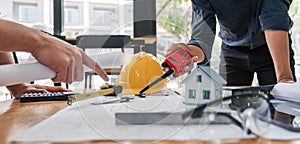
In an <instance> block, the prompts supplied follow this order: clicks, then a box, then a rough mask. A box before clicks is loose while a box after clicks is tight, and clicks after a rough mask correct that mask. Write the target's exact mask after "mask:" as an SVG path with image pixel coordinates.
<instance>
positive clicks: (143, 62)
mask: <svg viewBox="0 0 300 144" xmlns="http://www.w3.org/2000/svg"><path fill="white" fill-rule="evenodd" d="M162 74H163V70H162V69H161V67H160V63H159V62H158V60H157V59H156V57H154V56H153V55H151V54H149V53H145V52H139V53H137V54H134V55H133V56H132V57H131V59H130V61H129V63H128V64H126V65H124V66H123V68H122V69H121V72H120V75H119V77H118V79H117V80H116V84H117V85H121V86H122V87H123V93H128V94H138V93H139V92H140V91H141V90H142V89H143V88H144V87H145V86H147V85H148V84H150V82H152V81H154V80H155V79H157V78H158V77H160V76H161V75H162ZM167 82H168V79H164V80H162V81H161V82H159V83H157V84H155V85H154V86H153V87H151V88H150V89H148V90H147V91H146V92H145V93H146V94H149V93H155V92H158V91H160V90H161V89H162V88H164V86H165V85H166V83H167Z"/></svg>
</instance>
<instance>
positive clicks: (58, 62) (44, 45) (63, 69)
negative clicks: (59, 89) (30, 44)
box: [31, 34, 109, 83]
mask: <svg viewBox="0 0 300 144" xmlns="http://www.w3.org/2000/svg"><path fill="white" fill-rule="evenodd" d="M42 36H43V37H42V39H43V41H42V42H41V44H40V45H39V46H38V47H37V48H35V49H34V50H32V51H31V54H32V56H33V57H35V58H36V59H37V60H38V61H39V62H40V63H42V64H44V65H46V66H48V67H49V68H51V69H52V70H53V71H55V72H56V77H54V78H52V81H53V82H65V83H72V82H74V81H82V80H83V64H84V65H86V66H87V67H89V68H91V69H92V70H94V72H96V73H97V74H98V75H99V76H100V77H101V78H102V79H103V80H105V81H108V80H109V78H108V77H107V74H106V73H105V71H104V70H103V69H102V68H101V67H100V66H99V65H98V64H97V63H96V62H95V61H94V60H92V59H91V58H90V57H89V56H87V55H86V54H85V53H84V52H83V51H82V50H81V49H79V48H77V47H75V46H73V45H70V44H68V43H66V42H64V41H62V40H59V39H57V38H55V37H52V36H49V35H46V34H42Z"/></svg>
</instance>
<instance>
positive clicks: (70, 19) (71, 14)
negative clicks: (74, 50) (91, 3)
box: [64, 6, 81, 25]
mask: <svg viewBox="0 0 300 144" xmlns="http://www.w3.org/2000/svg"><path fill="white" fill-rule="evenodd" d="M64 19H65V21H64V22H65V25H80V24H81V22H80V16H79V8H78V6H67V7H65V9H64Z"/></svg>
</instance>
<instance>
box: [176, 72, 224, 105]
mask: <svg viewBox="0 0 300 144" xmlns="http://www.w3.org/2000/svg"><path fill="white" fill-rule="evenodd" d="M181 84H182V88H183V96H184V97H185V100H184V104H186V105H196V106H197V105H201V104H203V103H206V102H208V101H211V100H215V99H217V98H221V97H222V87H223V85H224V84H226V81H225V80H224V79H223V78H222V77H221V76H220V75H219V74H217V73H216V72H215V71H214V70H213V69H211V68H210V67H209V66H198V67H197V68H195V69H194V70H192V72H191V73H190V74H189V75H188V76H187V77H186V78H185V79H184V80H183V81H182V82H181Z"/></svg>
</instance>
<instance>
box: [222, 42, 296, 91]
mask: <svg viewBox="0 0 300 144" xmlns="http://www.w3.org/2000/svg"><path fill="white" fill-rule="evenodd" d="M220 57H221V62H220V67H219V70H220V71H219V73H220V75H221V76H222V77H223V78H224V79H225V80H226V81H227V84H226V85H227V86H246V85H251V84H252V81H253V78H254V73H256V74H257V79H258V82H259V85H269V84H276V83H277V79H276V74H275V69H274V64H273V60H272V57H271V54H270V52H269V49H268V46H267V44H265V45H262V46H258V47H256V48H254V49H250V48H249V47H245V46H228V45H226V44H224V43H223V44H222V52H221V56H220ZM290 64H291V70H292V73H293V76H294V80H296V76H295V68H294V65H295V60H294V51H293V50H292V48H291V42H290Z"/></svg>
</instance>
